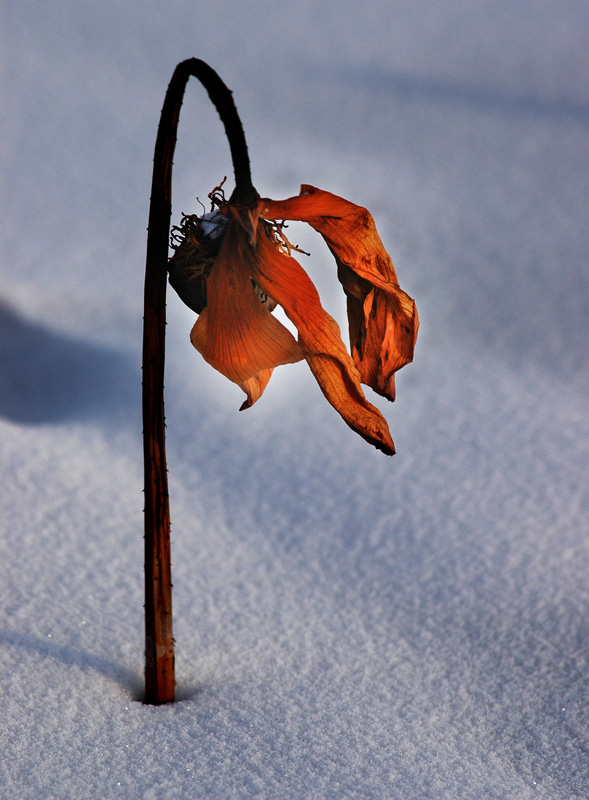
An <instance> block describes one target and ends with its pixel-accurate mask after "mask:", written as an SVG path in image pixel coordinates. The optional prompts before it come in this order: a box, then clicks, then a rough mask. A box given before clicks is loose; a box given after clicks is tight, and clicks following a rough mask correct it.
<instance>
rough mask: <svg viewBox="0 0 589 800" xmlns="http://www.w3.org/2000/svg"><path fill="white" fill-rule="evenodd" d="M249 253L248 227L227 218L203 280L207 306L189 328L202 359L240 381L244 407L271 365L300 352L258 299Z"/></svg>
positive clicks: (292, 359)
mask: <svg viewBox="0 0 589 800" xmlns="http://www.w3.org/2000/svg"><path fill="white" fill-rule="evenodd" d="M252 257H253V256H252V250H251V248H250V246H249V244H248V239H247V233H246V232H245V231H243V230H242V229H241V228H240V226H239V225H238V224H237V223H235V222H229V223H228V225H227V231H226V233H225V236H224V239H223V243H222V244H221V249H220V251H219V255H218V256H217V258H216V260H215V263H214V265H213V267H212V269H211V273H210V275H209V278H208V280H207V306H206V308H205V309H204V310H203V312H202V313H201V315H200V316H199V318H198V319H197V321H196V323H195V325H194V327H193V329H192V333H191V334H190V339H191V341H192V344H193V345H194V346H195V347H196V349H197V350H198V351H199V352H200V353H201V354H202V355H203V357H204V358H205V360H206V361H208V362H209V364H211V366H213V367H214V368H215V369H216V370H218V371H219V372H221V373H222V374H223V375H225V376H226V377H227V378H229V380H231V381H234V382H235V383H237V384H239V385H241V386H242V388H243V389H244V391H245V392H246V394H247V395H248V400H247V401H246V403H245V407H249V406H250V405H252V403H254V402H255V401H256V400H257V399H258V398H259V397H260V395H261V394H262V392H263V391H264V388H265V386H266V384H267V383H268V380H269V378H270V374H271V370H272V368H273V367H276V366H278V365H279V364H290V363H294V362H295V361H300V360H301V358H302V357H303V354H302V351H301V348H300V346H299V345H298V344H297V342H296V340H295V338H294V336H293V335H292V334H291V333H290V331H289V330H288V329H287V328H285V327H284V325H282V324H281V323H280V322H279V321H278V320H277V319H276V318H275V317H273V316H272V314H270V312H269V311H268V310H267V309H266V308H265V307H264V306H263V305H262V303H261V302H260V300H259V298H258V296H257V294H256V291H255V288H254V286H253V284H252V267H251V261H252ZM259 373H263V374H262V375H261V376H260V375H259Z"/></svg>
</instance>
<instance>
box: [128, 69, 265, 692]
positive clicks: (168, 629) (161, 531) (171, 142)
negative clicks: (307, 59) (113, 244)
mask: <svg viewBox="0 0 589 800" xmlns="http://www.w3.org/2000/svg"><path fill="white" fill-rule="evenodd" d="M191 75H192V76H194V77H195V78H197V79H198V80H200V82H201V83H202V84H203V85H204V87H205V88H206V90H207V92H208V94H209V97H210V99H211V100H212V102H213V103H214V105H215V107H216V108H217V111H218V112H219V115H220V117H221V120H222V122H223V124H224V126H225V132H226V134H227V138H228V139H229V146H230V149H231V157H232V160H233V168H234V172H235V190H234V192H233V194H232V196H231V200H232V201H233V202H234V203H237V204H248V203H250V202H252V201H253V200H255V198H256V197H257V192H256V190H255V189H254V187H253V186H252V181H251V173H250V164H249V158H248V154H247V146H246V142H245V136H244V133H243V128H242V126H241V122H240V119H239V116H238V114H237V110H236V108H235V105H234V103H233V98H232V96H231V92H230V91H229V89H228V88H227V87H226V86H225V84H224V83H223V81H222V80H221V79H220V78H219V76H218V75H217V73H216V72H215V71H214V70H213V69H211V67H209V66H208V64H205V62H204V61H200V60H199V59H196V58H191V59H188V60H187V61H183V62H181V63H180V64H178V66H177V67H176V69H175V70H174V74H173V76H172V80H171V81H170V85H169V86H168V90H167V92H166V97H165V100H164V105H163V108H162V112H161V116H160V123H159V127H158V133H157V139H156V144H155V153H154V159H153V161H154V164H153V180H152V185H151V202H150V207H149V224H148V228H147V257H146V265H145V294H144V304H145V311H144V317H143V459H144V473H145V698H144V702H145V703H150V704H154V705H158V704H161V703H170V702H173V700H174V693H175V686H176V681H175V673H174V636H173V630H172V570H171V558H170V508H169V498H168V478H167V467H166V448H165V420H164V363H165V330H166V280H167V262H168V243H169V238H170V218H171V212H172V162H173V157H174V149H175V147H176V136H177V130H178V120H179V116H180V107H181V105H182V99H183V97H184V90H185V88H186V84H187V82H188V79H189V77H190V76H191Z"/></svg>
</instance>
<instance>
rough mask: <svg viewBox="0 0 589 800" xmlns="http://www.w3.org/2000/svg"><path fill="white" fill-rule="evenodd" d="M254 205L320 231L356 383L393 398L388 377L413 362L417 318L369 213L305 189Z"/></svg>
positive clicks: (262, 213)
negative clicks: (342, 303)
mask: <svg viewBox="0 0 589 800" xmlns="http://www.w3.org/2000/svg"><path fill="white" fill-rule="evenodd" d="M258 206H259V209H260V216H262V217H266V218H269V219H293V220H301V221H304V222H308V223H309V225H311V226H312V227H313V228H315V230H317V231H318V232H319V233H321V235H322V236H323V238H324V239H325V241H326V242H327V244H328V246H329V248H330V250H331V251H332V253H333V255H334V256H335V259H336V261H337V265H338V277H339V280H340V282H341V283H342V285H343V287H344V290H345V292H346V295H347V298H348V322H349V331H350V345H351V351H352V357H353V359H354V363H355V364H356V366H357V367H358V370H359V372H360V377H361V380H362V382H363V383H366V384H367V385H368V386H371V387H372V388H373V389H374V390H375V391H376V392H378V394H381V395H383V396H385V397H388V398H389V399H390V400H394V399H395V378H394V373H395V372H396V371H397V370H398V369H400V368H401V367H403V366H404V365H405V364H408V363H409V362H410V361H412V360H413V350H414V347H415V340H416V337H417V329H418V327H419V319H418V316H417V310H416V308H415V303H414V302H413V300H412V299H411V298H410V297H409V295H408V294H406V293H405V292H404V291H403V290H402V289H401V288H400V286H399V283H398V281H397V275H396V273H395V269H394V267H393V262H392V261H391V258H390V256H389V255H388V253H387V252H386V250H385V249H384V246H383V244H382V242H381V240H380V237H379V235H378V233H377V231H376V227H375V225H374V220H373V219H372V216H371V215H370V212H369V211H368V210H367V209H365V208H362V207H361V206H357V205H354V203H350V202H349V201H348V200H344V199H343V198H342V197H338V196H337V195H334V194H330V193H329V192H324V191H323V190H321V189H316V188H315V187H313V186H307V185H303V186H301V194H300V195H299V196H298V197H291V198H289V199H288V200H282V201H274V200H266V199H262V200H260V201H259V203H258Z"/></svg>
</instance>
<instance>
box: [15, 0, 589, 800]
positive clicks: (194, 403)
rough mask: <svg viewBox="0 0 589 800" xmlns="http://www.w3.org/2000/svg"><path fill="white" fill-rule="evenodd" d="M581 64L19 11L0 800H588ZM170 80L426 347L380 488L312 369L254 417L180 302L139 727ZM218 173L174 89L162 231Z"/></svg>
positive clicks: (521, 6)
mask: <svg viewBox="0 0 589 800" xmlns="http://www.w3.org/2000/svg"><path fill="white" fill-rule="evenodd" d="M588 34H589V5H588V4H587V3H586V2H585V0H558V2H556V0H546V1H545V2H542V3H538V2H536V0H518V2H515V0H512V1H511V2H508V0H493V2H491V0H471V2H469V3H464V2H459V0H440V2H436V3H430V2H425V0H411V2H409V0H399V1H398V2H391V0H381V1H379V0H367V1H366V2H365V3H363V4H362V5H361V7H360V4H359V3H357V2H352V0H342V2H337V3H335V2H327V0H312V2H311V0H293V2H291V3H288V4H287V3H284V4H279V3H276V2H270V0H255V2H250V0H244V2H240V3H236V2H228V1H227V0H215V2H207V3H205V2H201V0H196V2H195V0H168V2H166V3H163V2H160V3H158V2H155V0H143V2H141V3H139V2H134V0H125V2H123V0H111V1H110V2H103V3H78V2H74V0H52V2H51V3H48V2H46V0H19V2H18V3H10V4H9V3H6V4H5V6H4V9H3V25H2V42H1V47H0V52H1V53H2V61H3V66H2V84H3V89H2V96H3V101H2V106H3V113H2V135H1V138H0V154H1V158H2V174H3V188H2V225H1V228H2V232H1V236H2V241H1V252H2V264H1V272H0V343H1V348H2V350H1V352H2V358H1V361H0V417H1V418H0V430H1V433H0V436H1V438H0V458H1V461H2V493H1V495H0V497H1V500H0V502H1V519H2V537H3V538H2V557H1V563H2V584H1V585H2V611H1V614H2V619H1V621H0V657H1V660H2V672H1V674H2V691H1V701H0V702H1V712H0V713H1V723H0V754H1V756H0V758H1V767H0V770H1V773H0V796H1V797H2V798H11V799H14V798H17V800H27V799H28V798H31V799H33V798H34V799H35V800H39V798H42V799H44V798H56V800H61V799H62V798H77V799H78V800H86V798H87V799H88V800H90V799H91V798H97V799H98V798H101V799H104V798H125V799H128V798H144V799H145V800H155V799H156V798H157V799H158V800H159V799H160V798H161V799H162V800H167V799H168V798H169V799H170V800H173V799H174V798H179V799H181V800H184V799H186V798H205V797H211V798H213V797H218V798H227V800H231V799H232V798H252V797H260V798H387V799H390V800H395V799H397V798H399V800H401V799H403V800H405V799H406V798H411V799H412V800H421V798H449V799H450V800H457V799H459V798H493V800H495V799H496V798H514V799H515V798H517V800H526V799H527V798H541V799H542V800H545V799H548V800H560V799H561V798H562V800H570V798H587V797H589V733H588V731H589V692H588V690H589V663H588V661H589V623H588V620H589V537H588V533H589V516H588V512H589V490H588V486H589V481H588V478H589V474H588V473H589V458H588V449H589V448H588V442H589V437H588V427H589V416H588V406H587V401H588V399H589V370H588V366H587V355H588V353H589V326H588V324H587V323H588V318H589V286H588V281H589V270H588V260H589V224H588V222H589V200H588V198H589V192H588V189H589V186H588V165H589V96H588V86H589V48H588V47H587V40H588ZM191 56H196V57H200V58H203V59H205V60H207V61H208V62H209V63H210V64H211V65H212V66H213V67H215V68H216V69H217V70H218V71H219V72H220V74H221V76H222V78H223V79H224V80H225V82H226V83H227V84H228V85H229V86H230V87H231V88H232V90H233V91H234V95H235V98H236V102H237V105H238V108H239V110H240V113H241V116H242V119H243V122H244V126H245V129H246V133H247V136H248V142H249V148H250V154H251V157H252V169H253V175H254V182H255V184H256V186H257V188H258V189H259V191H260V192H261V193H262V194H266V195H270V196H273V197H287V196H289V195H291V194H294V193H296V192H297V191H298V187H299V184H300V183H302V182H305V183H312V184H315V185H317V186H320V187H321V188H325V189H328V190H330V191H333V192H336V193H338V194H341V195H343V196H345V197H347V198H349V199H351V200H353V201H355V202H357V203H360V204H363V205H366V206H367V207H368V208H370V209H371V211H372V213H373V215H374V217H375V219H376V222H377V225H378V227H379V230H380V233H381V236H382V238H383V239H384V241H385V244H386V246H387V248H388V249H389V251H390V253H391V255H392V257H393V260H394V262H395V264H396V267H397V271H398V274H399V277H400V280H401V283H402V285H403V288H404V289H406V290H407V291H408V292H409V293H410V294H411V295H412V296H414V297H415V298H416V300H417V303H418V308H419V311H420V315H421V319H422V327H421V331H420V336H419V340H418V346H417V352H416V359H415V363H414V364H413V365H411V366H409V367H407V368H406V369H405V370H403V371H402V372H401V373H400V374H399V378H398V382H397V385H398V400H397V401H396V402H395V404H394V405H388V404H387V405H383V404H382V403H379V405H380V407H381V408H383V410H384V412H385V413H386V415H387V418H388V419H389V421H390V426H391V431H392V434H393V438H394V439H395V443H396V445H397V450H398V455H397V456H395V457H394V458H393V459H390V458H386V457H385V456H383V455H381V454H380V453H378V452H376V451H375V450H373V449H372V448H370V447H369V446H368V445H367V444H366V443H364V442H363V441H362V440H361V439H360V438H359V437H357V436H355V435H354V434H353V433H352V432H351V431H349V430H348V428H347V427H346V426H345V424H344V423H343V422H342V421H341V420H340V419H339V417H338V416H337V414H336V413H335V412H334V411H333V410H332V409H331V408H330V407H329V406H328V405H327V404H326V403H325V401H324V400H323V398H322V396H321V394H320V392H319V390H318V388H317V386H316V385H315V383H314V381H313V379H312V377H311V375H310V373H309V372H308V370H307V368H306V366H305V365H304V364H298V365H295V366H292V367H284V368H281V369H279V370H277V371H276V373H275V375H274V377H273V378H272V381H271V382H270V385H269V387H268V389H267V391H266V394H265V395H264V397H263V398H262V400H261V401H260V402H259V403H258V404H257V405H256V406H255V407H254V408H252V409H251V410H249V411H247V412H244V413H242V414H239V413H237V408H238V406H239V404H240V403H241V401H242V394H241V392H240V391H239V389H237V388H236V387H234V386H232V385H231V384H230V383H229V382H228V381H226V380H225V379H224V378H223V377H222V376H219V375H217V374H216V373H215V372H214V371H213V370H211V369H210V368H209V367H208V366H207V365H206V364H204V363H203V362H202V360H201V359H200V357H199V356H198V354H197V353H196V352H195V351H194V350H193V349H192V348H191V346H190V343H189V340H188V335H189V331H190V327H191V326H192V323H193V320H194V315H193V314H192V313H191V312H190V311H188V310H187V309H185V308H184V307H183V306H182V305H181V304H180V302H179V301H178V300H177V298H176V297H174V296H173V293H170V297H169V302H168V309H169V314H168V353H167V380H166V410H167V418H168V459H169V468H170V481H171V495H172V497H171V511H172V520H173V533H174V545H173V569H174V583H175V589H174V591H175V596H174V603H175V606H174V609H175V633H176V639H177V677H178V696H179V702H177V703H176V704H174V705H171V706H166V707H161V708H151V707H146V706H144V705H142V704H141V702H140V701H139V698H140V695H141V686H142V650H143V642H142V635H143V634H142V631H143V619H142V604H143V601H142V566H143V565H142V562H143V555H142V525H143V522H142V457H141V420H140V380H141V378H140V349H141V318H142V289H143V287H142V284H143V267H144V259H145V228H146V224H147V211H148V201H149V185H150V180H151V163H152V154H153V145H154V141H155V133H156V127H157V122H158V118H159V111H160V108H161V104H162V101H163V96H164V91H165V88H166V86H167V84H168V81H169V79H170V77H171V74H172V71H173V68H174V66H175V65H176V63H177V62H178V61H180V60H182V59H184V58H187V57H191ZM225 174H230V175H231V168H230V163H229V156H228V148H227V145H226V143H225V141H224V139H223V135H222V129H221V125H220V123H219V121H218V119H217V117H216V114H215V112H214V110H213V109H212V107H211V106H210V104H209V103H208V101H207V98H206V94H205V92H204V90H202V88H201V87H199V85H198V84H197V83H196V82H194V81H193V82H191V83H190V85H189V87H188V92H187V95H186V101H185V104H184V108H183V112H182V117H181V123H180V135H179V145H178V150H177V157H176V162H175V194H174V214H175V220H176V221H177V220H178V218H179V215H180V212H182V211H185V212H193V211H195V210H197V209H198V204H197V202H196V196H199V197H201V198H205V197H206V194H207V193H208V192H209V191H210V190H211V189H212V188H213V187H214V186H215V185H216V184H217V183H218V182H219V180H220V179H221V178H222V177H223V175H225ZM292 238H293V239H294V240H296V241H298V243H300V244H301V245H302V246H304V247H305V249H310V250H311V252H312V255H311V258H310V259H305V266H307V268H308V269H309V271H310V272H311V274H312V277H313V278H314V279H315V280H316V282H317V284H318V286H319V287H320V290H321V292H322V295H323V297H324V301H325V304H326V305H327V306H328V308H330V310H331V311H332V313H333V314H334V315H335V316H336V317H337V318H338V319H339V320H340V324H343V323H344V304H343V297H342V295H341V292H340V290H339V288H338V286H337V281H336V279H335V271H334V269H333V265H332V262H331V259H330V256H329V254H328V253H327V252H325V248H324V246H323V244H322V243H321V241H320V240H319V238H318V237H316V236H314V235H311V233H309V232H307V231H305V230H304V228H303V227H297V226H294V225H293V234H292ZM302 258H305V257H304V256H303V257H302Z"/></svg>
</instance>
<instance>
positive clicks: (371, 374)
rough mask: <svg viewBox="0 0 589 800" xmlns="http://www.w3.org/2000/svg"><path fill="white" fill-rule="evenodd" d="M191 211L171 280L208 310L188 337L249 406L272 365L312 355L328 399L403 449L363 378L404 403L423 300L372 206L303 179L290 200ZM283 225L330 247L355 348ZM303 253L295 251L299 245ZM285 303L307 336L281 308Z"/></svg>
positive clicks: (353, 421)
mask: <svg viewBox="0 0 589 800" xmlns="http://www.w3.org/2000/svg"><path fill="white" fill-rule="evenodd" d="M210 197H211V199H212V201H213V206H214V209H213V211H212V212H211V213H209V214H205V215H204V216H202V217H196V216H186V217H184V219H183V221H182V224H181V225H180V227H179V228H176V229H174V239H173V242H174V247H175V249H176V252H175V254H174V256H173V257H172V258H171V259H170V261H169V264H168V268H169V276H170V283H171V285H172V286H173V287H174V288H175V289H176V291H177V292H178V294H179V295H180V297H181V298H182V300H184V302H185V303H186V304H187V305H188V306H189V307H191V308H192V309H193V310H194V311H196V312H197V313H198V314H199V317H198V319H197V321H196V323H195V325H194V327H193V329H192V333H191V337H190V338H191V341H192V343H193V345H194V346H195V347H196V349H197V350H198V351H199V352H200V353H201V354H202V355H203V357H204V358H205V360H206V361H208V362H209V364H211V365H212V366H213V367H214V368H215V369H217V370H218V371H219V372H221V373H222V374H223V375H225V376H226V377H227V378H229V379H230V380H231V381H234V382H235V383H237V384H238V385H239V386H241V388H242V389H243V391H244V392H245V393H246V395H247V399H246V401H245V402H244V403H243V405H242V406H241V408H242V409H243V408H249V407H250V406H251V405H252V404H253V403H254V402H255V401H256V400H258V399H259V397H260V396H261V395H262V392H263V391H264V389H265V387H266V385H267V383H268V381H269V379H270V376H271V374H272V370H273V368H274V367H277V366H278V365H280V364H290V363H294V362H296V361H300V360H301V359H303V358H304V359H306V361H307V363H308V364H309V367H310V368H311V371H312V372H313V374H314V376H315V378H316V380H317V382H318V384H319V386H320V387H321V390H322V391H323V394H324V395H325V397H326V398H327V400H328V401H329V402H330V403H331V404H332V406H333V407H334V408H335V409H336V410H337V411H338V412H339V413H340V414H341V416H342V417H343V419H344V420H345V422H347V424H348V425H349V426H350V427H351V428H352V429H353V430H355V431H356V432H357V433H359V434H360V435H361V436H362V437H363V438H364V439H366V440H367V441H368V442H370V444H372V445H374V446H375V447H377V448H378V449H379V450H382V451H383V452H385V453H387V454H389V455H392V454H393V453H394V452H395V449H394V445H393V440H392V439H391V435H390V432H389V429H388V426H387V423H386V421H385V419H384V417H383V416H382V414H381V413H380V411H378V409H377V408H375V407H374V406H373V405H371V404H370V403H369V402H368V401H367V400H366V398H365V396H364V394H363V391H362V388H361V385H360V384H361V383H364V384H366V385H368V386H370V387H371V388H372V389H374V391H375V392H377V393H378V394H380V395H382V396H383V397H387V398H388V399H389V400H394V399H395V378H394V373H395V372H396V371H397V370H398V369H400V368H401V367H403V366H404V365H405V364H407V363H409V362H410V361H411V360H412V358H413V349H414V346H415V339H416V336H417V328H418V325H419V322H418V317H417V311H416V308H415V303H414V301H413V300H412V299H411V298H410V297H409V296H408V295H407V294H406V293H405V292H404V291H402V289H401V288H400V287H399V284H398V282H397V276H396V274H395V270H394V267H393V264H392V261H391V259H390V257H389V255H388V254H387V252H386V251H385V249H384V247H383V245H382V242H381V240H380V238H379V236H378V233H377V232H376V228H375V225H374V221H373V219H372V216H371V215H370V213H369V212H368V211H367V210H366V209H365V208H362V207H361V206H357V205H354V204H353V203H350V202H349V201H347V200H344V199H343V198H341V197H337V196H336V195H333V194H330V193H329V192H325V191H322V190H321V189H316V188H314V187H313V186H306V185H303V186H302V187H301V191H300V194H299V195H298V196H296V197H291V198H289V199H287V200H282V201H276V200H269V199H267V198H258V199H257V200H256V201H255V202H253V203H252V204H250V205H247V206H240V205H237V204H232V203H231V202H225V200H224V197H223V196H222V192H221V191H220V187H218V188H217V190H215V192H213V193H211V195H210ZM284 220H301V221H304V222H307V223H309V225H311V227H313V228H314V229H315V230H316V231H318V232H319V233H320V234H321V235H322V236H323V238H324V240H325V242H326V243H327V245H328V247H329V249H330V250H331V252H332V253H333V255H334V257H335V260H336V263H337V269H338V278H339V280H340V282H341V284H342V286H343V288H344V291H345V293H346V296H347V309H348V322H349V333H350V345H351V355H350V353H348V351H347V350H346V347H345V345H344V343H343V341H342V339H341V335H340V330H339V327H338V325H337V323H336V322H335V320H334V319H333V318H332V317H331V316H330V315H329V314H328V313H327V312H326V311H325V310H324V309H323V307H322V305H321V301H320V299H319V295H318V293H317V290H316V288H315V286H314V285H313V283H312V281H311V280H310V278H309V276H308V275H307V273H306V272H305V270H304V269H303V268H302V267H301V266H300V264H299V263H298V261H296V260H295V259H294V258H293V257H292V256H291V250H292V249H293V248H292V247H291V245H290V244H289V242H288V241H287V239H286V237H285V236H284V233H283V230H282V229H283V222H284ZM294 249H296V248H294ZM277 304H278V305H280V306H281V307H282V308H283V310H284V312H285V314H286V316H287V317H288V319H289V320H290V321H291V322H292V323H293V325H294V326H295V327H296V329H297V331H298V340H297V339H295V338H294V336H293V335H292V333H291V332H290V331H289V330H288V329H287V328H286V327H285V326H284V325H283V324H282V323H281V322H280V321H279V320H278V319H277V318H276V317H274V316H273V315H272V313H271V312H272V310H273V309H274V308H275V306H276V305H277Z"/></svg>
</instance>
